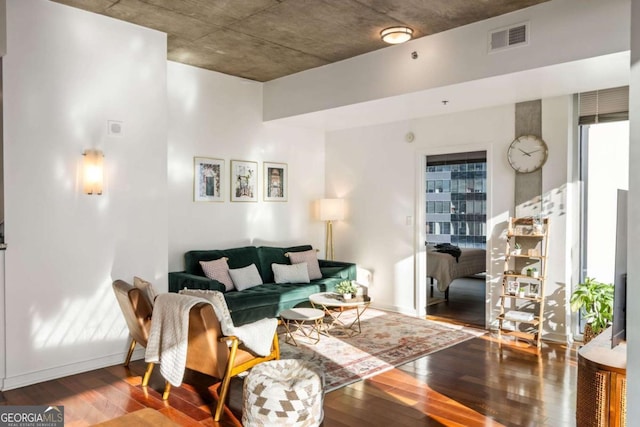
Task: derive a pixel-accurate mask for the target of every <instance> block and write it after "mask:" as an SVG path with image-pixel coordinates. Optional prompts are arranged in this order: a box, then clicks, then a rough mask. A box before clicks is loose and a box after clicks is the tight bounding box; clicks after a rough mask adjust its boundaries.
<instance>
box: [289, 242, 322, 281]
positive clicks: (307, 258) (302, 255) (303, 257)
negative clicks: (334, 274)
mask: <svg viewBox="0 0 640 427" xmlns="http://www.w3.org/2000/svg"><path fill="white" fill-rule="evenodd" d="M287 255H288V257H289V259H290V260H291V264H302V263H303V262H306V263H307V270H308V272H309V279H310V280H315V279H322V272H321V271H320V264H318V255H317V253H316V251H315V249H311V250H309V251H303V252H287Z"/></svg>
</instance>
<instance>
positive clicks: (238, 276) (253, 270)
mask: <svg viewBox="0 0 640 427" xmlns="http://www.w3.org/2000/svg"><path fill="white" fill-rule="evenodd" d="M229 274H230V275H231V279H232V280H233V285H234V286H235V287H236V289H237V290H239V291H244V290H245V289H249V288H252V287H254V286H258V285H262V277H260V273H258V268H257V267H256V265H255V264H251V265H248V266H246V267H243V268H234V269H230V270H229Z"/></svg>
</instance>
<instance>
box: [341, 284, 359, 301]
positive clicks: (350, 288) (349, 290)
mask: <svg viewBox="0 0 640 427" xmlns="http://www.w3.org/2000/svg"><path fill="white" fill-rule="evenodd" d="M357 290H358V288H356V285H354V284H353V282H351V280H343V281H342V282H340V283H338V284H337V285H336V292H337V293H339V294H340V295H342V297H343V298H344V299H346V300H347V299H351V297H352V296H353V294H355V293H356V292H357Z"/></svg>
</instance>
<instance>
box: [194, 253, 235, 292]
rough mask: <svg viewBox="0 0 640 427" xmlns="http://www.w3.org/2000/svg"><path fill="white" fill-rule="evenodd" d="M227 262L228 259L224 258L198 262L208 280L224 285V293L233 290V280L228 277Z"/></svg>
mask: <svg viewBox="0 0 640 427" xmlns="http://www.w3.org/2000/svg"><path fill="white" fill-rule="evenodd" d="M227 260H228V258H227V257H226V256H225V257H222V258H219V259H214V260H212V261H200V266H201V267H202V271H204V275H205V276H207V277H208V278H209V279H214V280H217V281H218V282H220V283H222V284H223V285H224V287H225V290H226V291H230V290H231V289H233V280H232V279H231V276H230V275H229V264H228V263H227Z"/></svg>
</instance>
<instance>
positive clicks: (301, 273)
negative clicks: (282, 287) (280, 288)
mask: <svg viewBox="0 0 640 427" xmlns="http://www.w3.org/2000/svg"><path fill="white" fill-rule="evenodd" d="M271 268H272V269H273V277H274V279H275V282H276V283H309V270H308V269H307V263H306V262H301V263H299V264H291V265H288V264H275V263H274V264H271Z"/></svg>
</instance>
